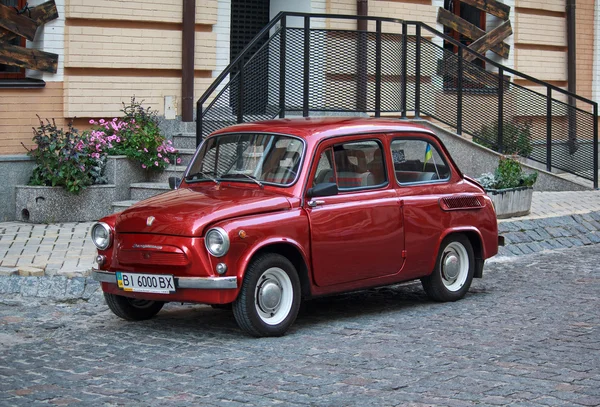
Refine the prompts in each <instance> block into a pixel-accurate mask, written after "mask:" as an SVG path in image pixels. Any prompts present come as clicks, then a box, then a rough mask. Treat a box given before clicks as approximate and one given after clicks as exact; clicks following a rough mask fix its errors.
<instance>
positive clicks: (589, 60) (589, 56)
mask: <svg viewBox="0 0 600 407" xmlns="http://www.w3.org/2000/svg"><path fill="white" fill-rule="evenodd" d="M576 7H577V8H576V14H575V15H576V23H575V30H576V38H577V41H576V45H577V51H576V52H577V62H576V63H577V94H578V95H581V96H583V97H586V98H588V99H590V98H592V87H593V73H594V14H595V13H594V0H577V5H576ZM596 24H600V21H598V22H596Z"/></svg>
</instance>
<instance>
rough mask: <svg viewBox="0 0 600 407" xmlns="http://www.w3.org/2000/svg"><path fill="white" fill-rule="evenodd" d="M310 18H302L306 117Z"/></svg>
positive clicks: (304, 111)
mask: <svg viewBox="0 0 600 407" xmlns="http://www.w3.org/2000/svg"><path fill="white" fill-rule="evenodd" d="M309 55H310V17H309V16H305V17H304V73H303V86H302V116H303V117H308V91H309V89H310V88H309V84H308V81H309V79H310V72H309V69H310V60H309V58H308V56H309Z"/></svg>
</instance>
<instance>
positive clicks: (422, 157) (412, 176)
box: [391, 139, 450, 184]
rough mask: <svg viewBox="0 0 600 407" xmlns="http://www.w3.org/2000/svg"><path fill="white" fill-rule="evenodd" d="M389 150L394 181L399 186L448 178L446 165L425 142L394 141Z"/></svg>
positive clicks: (436, 152) (435, 150)
mask: <svg viewBox="0 0 600 407" xmlns="http://www.w3.org/2000/svg"><path fill="white" fill-rule="evenodd" d="M391 150H392V161H393V163H394V173H395V174H396V180H398V182H399V183H401V184H407V183H420V182H435V181H440V180H448V179H449V178H450V169H449V168H448V164H447V163H446V162H445V161H444V160H443V159H442V156H441V155H440V153H439V151H438V150H437V148H436V147H435V146H434V145H433V144H431V143H429V142H428V141H426V140H406V139H402V140H394V141H392V145H391Z"/></svg>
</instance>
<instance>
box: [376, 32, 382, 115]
mask: <svg viewBox="0 0 600 407" xmlns="http://www.w3.org/2000/svg"><path fill="white" fill-rule="evenodd" d="M375 30H376V32H375V117H379V116H381V20H377V22H376V23H375Z"/></svg>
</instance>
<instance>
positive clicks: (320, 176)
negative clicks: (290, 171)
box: [312, 148, 335, 187]
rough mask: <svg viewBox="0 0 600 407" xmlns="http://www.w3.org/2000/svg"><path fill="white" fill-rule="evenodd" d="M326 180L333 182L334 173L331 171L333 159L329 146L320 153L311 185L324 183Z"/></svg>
mask: <svg viewBox="0 0 600 407" xmlns="http://www.w3.org/2000/svg"><path fill="white" fill-rule="evenodd" d="M327 182H335V174H334V173H333V160H332V158H331V149H330V148H328V149H327V150H325V151H323V152H322V153H321V157H320V158H319V163H318V164H317V171H316V172H315V178H314V179H313V183H312V186H313V187H314V186H315V185H317V184H324V183H327Z"/></svg>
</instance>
